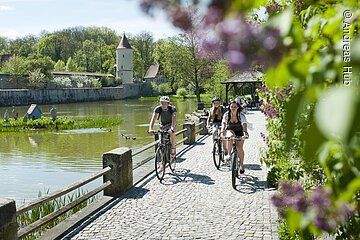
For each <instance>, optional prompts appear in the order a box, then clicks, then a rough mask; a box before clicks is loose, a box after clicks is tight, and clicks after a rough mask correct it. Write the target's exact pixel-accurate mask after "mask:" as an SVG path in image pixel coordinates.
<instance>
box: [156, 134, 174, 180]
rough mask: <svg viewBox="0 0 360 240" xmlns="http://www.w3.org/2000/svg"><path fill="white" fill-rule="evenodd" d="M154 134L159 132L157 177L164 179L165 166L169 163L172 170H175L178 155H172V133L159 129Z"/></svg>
mask: <svg viewBox="0 0 360 240" xmlns="http://www.w3.org/2000/svg"><path fill="white" fill-rule="evenodd" d="M153 134H158V140H159V143H158V146H157V149H156V153H155V173H156V177H157V178H158V179H159V180H160V181H162V180H163V178H164V175H165V168H166V165H167V164H168V165H169V167H170V170H171V172H173V173H174V172H175V167H176V157H175V156H174V157H171V156H170V151H171V143H170V133H169V132H168V131H163V130H158V131H154V132H153Z"/></svg>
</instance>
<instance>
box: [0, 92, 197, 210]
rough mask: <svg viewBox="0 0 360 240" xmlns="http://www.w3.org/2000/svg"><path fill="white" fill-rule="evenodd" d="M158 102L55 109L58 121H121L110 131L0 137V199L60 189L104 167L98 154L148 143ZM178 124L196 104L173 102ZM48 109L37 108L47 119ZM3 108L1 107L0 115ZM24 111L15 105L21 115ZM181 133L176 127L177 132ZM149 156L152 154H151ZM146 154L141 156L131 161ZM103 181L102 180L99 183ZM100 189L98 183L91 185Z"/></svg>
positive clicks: (18, 134) (62, 106)
mask: <svg viewBox="0 0 360 240" xmlns="http://www.w3.org/2000/svg"><path fill="white" fill-rule="evenodd" d="M157 104H158V102H157V101H140V100H135V99H132V100H126V101H106V102H91V103H74V104H58V105H56V108H57V110H58V115H59V116H111V115H113V116H114V115H115V116H120V117H121V118H123V119H124V123H123V124H121V125H120V126H117V127H114V128H111V129H106V130H104V129H100V128H92V129H77V130H66V131H41V130H40V131H30V132H25V133H24V132H18V133H0V176H1V179H2V181H1V183H0V197H7V198H12V199H15V200H16V201H17V204H19V202H23V201H24V200H25V201H28V200H29V199H33V198H36V197H37V195H38V191H39V190H41V191H42V192H45V191H46V190H47V189H49V190H50V191H54V190H58V189H59V188H62V187H64V186H65V185H68V184H71V183H73V182H75V181H77V180H80V179H82V178H84V177H86V176H89V174H90V173H93V172H96V171H98V170H100V169H101V168H102V159H101V157H102V154H103V153H105V152H107V151H110V150H112V149H114V148H118V147H129V148H132V149H134V148H138V147H141V146H143V145H145V144H147V143H149V142H151V141H153V136H149V135H148V134H147V128H148V123H149V120H150V117H151V114H152V110H153V108H154V107H155V106H156V105H157ZM174 105H175V106H176V107H177V116H178V123H179V125H180V126H181V125H182V122H183V119H184V115H185V113H189V112H192V111H194V110H195V107H196V104H195V102H194V101H191V100H187V101H177V102H176V103H175V104H174ZM51 107H52V105H41V106H40V108H41V110H42V112H43V113H45V115H47V116H50V115H49V114H48V113H49V111H50V109H51ZM5 109H6V108H0V113H2V112H4V111H5ZM27 109H28V106H19V107H17V111H18V112H19V116H22V115H24V114H25V112H26V110H27ZM179 128H180V127H179ZM150 151H151V150H150ZM147 154H149V153H146V152H145V153H142V154H139V156H137V157H136V158H135V159H134V162H136V161H139V160H140V159H142V158H144V156H146V155H147ZM99 182H101V180H99ZM94 184H99V183H94Z"/></svg>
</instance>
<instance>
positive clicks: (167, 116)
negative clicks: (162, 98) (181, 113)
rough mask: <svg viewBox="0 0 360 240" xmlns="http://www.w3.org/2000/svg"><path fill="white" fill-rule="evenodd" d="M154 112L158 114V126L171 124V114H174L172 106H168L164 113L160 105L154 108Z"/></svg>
mask: <svg viewBox="0 0 360 240" xmlns="http://www.w3.org/2000/svg"><path fill="white" fill-rule="evenodd" d="M154 112H155V113H157V114H159V118H160V124H161V125H162V126H165V125H168V124H171V123H172V114H173V113H174V112H176V108H175V107H174V106H172V105H169V107H168V109H167V110H166V111H165V110H164V109H162V107H161V105H159V106H157V107H155V109H154Z"/></svg>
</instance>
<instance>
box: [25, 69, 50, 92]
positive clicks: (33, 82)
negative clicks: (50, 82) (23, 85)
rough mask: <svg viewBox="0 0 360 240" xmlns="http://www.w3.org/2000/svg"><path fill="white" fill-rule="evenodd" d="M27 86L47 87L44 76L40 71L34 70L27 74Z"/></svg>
mask: <svg viewBox="0 0 360 240" xmlns="http://www.w3.org/2000/svg"><path fill="white" fill-rule="evenodd" d="M29 84H30V86H31V87H33V88H45V87H46V85H47V81H46V76H45V74H43V73H42V72H41V69H35V70H34V71H30V73H29Z"/></svg>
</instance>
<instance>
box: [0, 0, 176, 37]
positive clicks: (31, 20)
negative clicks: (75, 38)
mask: <svg viewBox="0 0 360 240" xmlns="http://www.w3.org/2000/svg"><path fill="white" fill-rule="evenodd" d="M76 26H84V27H88V26H97V27H108V28H110V29H113V30H115V32H116V33H117V34H119V35H122V34H123V33H124V32H125V34H127V35H135V34H138V33H141V32H144V31H146V32H150V33H152V34H153V36H154V39H155V40H158V39H160V38H166V37H170V36H174V35H176V34H178V33H180V30H178V29H177V28H175V27H173V26H172V25H171V23H170V21H168V20H166V17H165V15H164V14H163V13H158V16H157V17H155V18H152V17H150V16H148V15H146V14H145V13H143V12H142V11H141V9H140V7H139V0H0V36H2V37H6V38H10V39H15V38H17V37H24V36H27V35H29V34H32V35H36V36H38V35H39V34H40V33H41V32H42V31H44V30H45V31H47V32H54V31H57V30H62V29H66V28H70V27H76Z"/></svg>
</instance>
